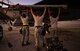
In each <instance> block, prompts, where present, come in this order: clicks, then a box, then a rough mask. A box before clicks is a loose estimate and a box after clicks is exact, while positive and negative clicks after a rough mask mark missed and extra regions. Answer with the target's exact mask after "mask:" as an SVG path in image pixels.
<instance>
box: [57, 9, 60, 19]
mask: <svg viewBox="0 0 80 51" xmlns="http://www.w3.org/2000/svg"><path fill="white" fill-rule="evenodd" d="M60 10H61V8H59V9H58V15H57V19H59V16H60Z"/></svg>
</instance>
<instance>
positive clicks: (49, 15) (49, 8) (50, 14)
mask: <svg viewBox="0 0 80 51" xmlns="http://www.w3.org/2000/svg"><path fill="white" fill-rule="evenodd" d="M48 15H49V17H50V16H51V13H50V8H48Z"/></svg>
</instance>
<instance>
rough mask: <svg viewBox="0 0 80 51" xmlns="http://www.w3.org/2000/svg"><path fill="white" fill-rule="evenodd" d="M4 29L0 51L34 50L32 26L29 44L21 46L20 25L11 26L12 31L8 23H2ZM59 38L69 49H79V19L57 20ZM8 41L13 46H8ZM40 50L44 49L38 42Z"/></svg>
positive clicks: (76, 50) (75, 50)
mask: <svg viewBox="0 0 80 51" xmlns="http://www.w3.org/2000/svg"><path fill="white" fill-rule="evenodd" d="M2 25H3V30H4V37H3V40H2V41H1V42H0V51H36V49H35V39H34V27H30V45H28V46H22V45H21V37H22V34H20V32H19V30H20V28H21V27H20V26H17V27H13V30H12V31H8V25H6V24H2ZM57 35H58V36H59V39H60V40H61V41H63V45H64V47H65V48H67V49H68V50H69V51H80V50H79V49H80V21H61V22H58V32H57ZM40 41H41V40H40ZM8 42H10V43H11V44H12V45H13V47H12V48H9V47H8ZM40 51H46V49H45V47H42V43H40Z"/></svg>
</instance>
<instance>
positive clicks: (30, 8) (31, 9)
mask: <svg viewBox="0 0 80 51" xmlns="http://www.w3.org/2000/svg"><path fill="white" fill-rule="evenodd" d="M30 11H31V14H32V16H33V17H35V16H36V15H34V13H33V10H32V7H30Z"/></svg>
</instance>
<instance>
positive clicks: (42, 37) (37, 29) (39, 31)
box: [35, 27, 45, 47]
mask: <svg viewBox="0 0 80 51" xmlns="http://www.w3.org/2000/svg"><path fill="white" fill-rule="evenodd" d="M41 32H42V27H35V46H36V47H39V37H40V38H41V40H42V42H43V43H44V41H45V37H44V36H42V35H41Z"/></svg>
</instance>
